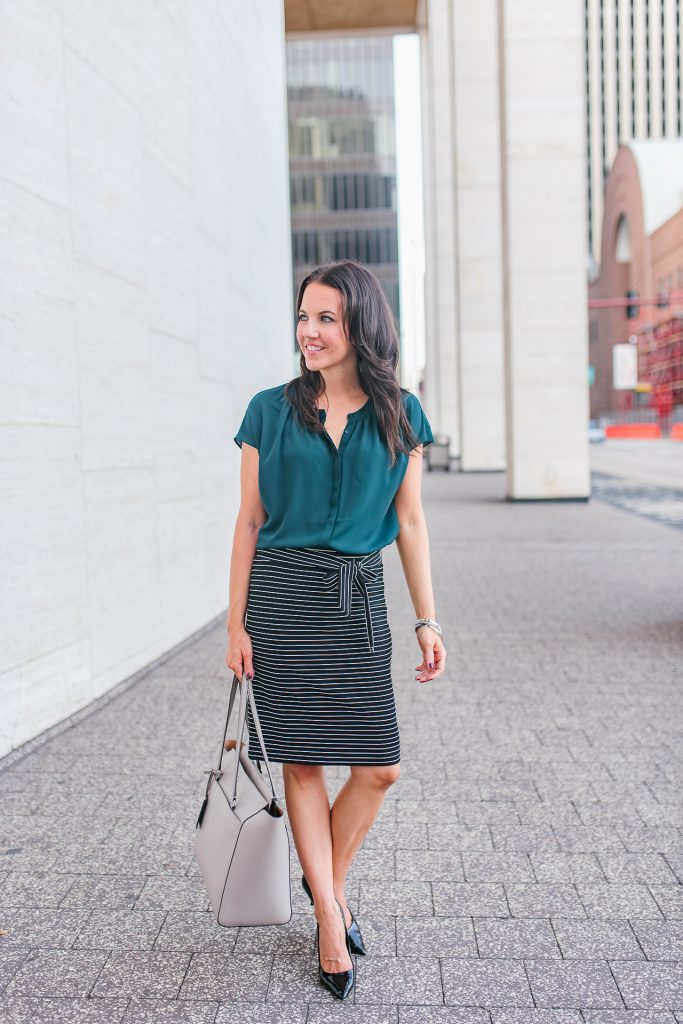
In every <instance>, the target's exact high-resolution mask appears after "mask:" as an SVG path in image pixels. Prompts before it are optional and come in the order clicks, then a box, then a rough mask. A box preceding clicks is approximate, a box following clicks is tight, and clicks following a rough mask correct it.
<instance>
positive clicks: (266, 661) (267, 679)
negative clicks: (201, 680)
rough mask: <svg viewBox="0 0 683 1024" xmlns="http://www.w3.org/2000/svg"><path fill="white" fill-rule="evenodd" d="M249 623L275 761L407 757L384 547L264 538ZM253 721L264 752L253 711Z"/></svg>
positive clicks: (256, 686)
mask: <svg viewBox="0 0 683 1024" xmlns="http://www.w3.org/2000/svg"><path fill="white" fill-rule="evenodd" d="M245 626H246V629H247V632H248V633H249V636H250V637H251V642H252V649H253V654H254V680H253V691H254V699H255V701H256V707H257V708H258V713H259V718H260V721H261V727H262V729H263V737H264V740H265V743H266V748H267V752H268V757H269V758H270V759H271V760H272V761H279V762H291V763H295V764H329V765H332V764H345V765H351V764H397V763H398V762H399V761H400V743H399V732H398V722H397V717H396V704H395V700H394V689H393V684H392V679H391V650H392V640H391V631H390V629H389V623H388V620H387V606H386V602H385V598H384V566H383V563H382V554H381V550H379V549H378V550H376V551H372V552H370V553H369V554H362V555H347V554H340V553H339V552H338V551H336V550H334V549H332V548H309V547H297V548H293V547H288V548H256V553H255V556H254V561H253V565H252V570H251V576H250V581H249V596H248V601H247V612H246V618H245ZM247 724H248V727H249V756H250V757H251V758H253V759H255V760H257V759H260V758H262V752H261V747H260V744H259V741H258V737H257V735H256V730H255V728H254V724H253V721H252V719H251V715H249V716H248V718H247Z"/></svg>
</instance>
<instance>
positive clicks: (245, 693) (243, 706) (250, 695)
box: [221, 675, 279, 810]
mask: <svg viewBox="0 0 683 1024" xmlns="http://www.w3.org/2000/svg"><path fill="white" fill-rule="evenodd" d="M238 684H239V680H238V678H237V676H236V675H235V677H234V679H233V683H232V691H231V693H230V706H229V708H228V717H230V711H231V710H232V705H233V702H234V696H235V689H236V686H237V685H238ZM247 706H249V707H251V714H252V718H253V719H254V725H255V726H256V735H257V736H258V740H259V743H260V744H261V750H262V751H263V760H264V763H265V766H266V771H267V772H268V779H269V781H270V789H271V792H272V794H273V800H274V801H275V803H279V801H278V798H277V793H276V792H275V783H274V782H273V775H272V772H271V770H270V761H269V760H268V751H267V750H266V743H265V740H264V738H263V732H262V730H261V722H260V720H259V716H258V711H257V710H256V701H255V699H254V690H253V687H252V682H251V679H247V678H246V676H243V677H242V683H241V685H240V706H239V712H238V716H237V739H236V754H237V756H236V757H235V776H234V779H233V784H232V799H231V806H232V809H233V810H234V809H235V805H236V803H237V775H238V772H239V768H240V757H239V752H240V749H241V746H242V736H243V734H244V727H245V724H246V719H247ZM225 731H226V733H227V720H226V729H225ZM223 743H224V744H225V739H223ZM222 756H223V752H222V751H221V757H222Z"/></svg>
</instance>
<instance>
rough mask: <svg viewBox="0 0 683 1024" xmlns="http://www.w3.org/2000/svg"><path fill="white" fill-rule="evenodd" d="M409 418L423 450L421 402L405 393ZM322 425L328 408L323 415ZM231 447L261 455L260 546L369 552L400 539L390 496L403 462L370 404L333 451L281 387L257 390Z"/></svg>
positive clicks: (426, 432)
mask: <svg viewBox="0 0 683 1024" xmlns="http://www.w3.org/2000/svg"><path fill="white" fill-rule="evenodd" d="M402 396H403V402H404V405H405V407H406V412H407V414H408V419H409V422H410V424H411V427H412V429H413V432H414V433H415V436H416V437H417V438H419V439H420V441H421V442H422V443H423V444H431V442H432V441H433V440H434V437H433V435H432V430H431V427H430V425H429V421H428V420H427V417H426V416H425V414H424V412H423V410H422V406H421V404H420V401H419V399H418V398H416V396H415V395H413V394H412V392H409V391H404V390H403V389H402ZM320 419H321V420H322V421H323V423H324V421H325V410H324V409H321V410H320ZM234 440H235V443H236V444H237V445H239V447H240V448H241V447H242V442H243V441H246V442H247V444H251V445H253V446H254V447H255V448H258V451H259V470H258V481H259V493H260V496H261V501H262V503H263V506H264V508H265V511H266V514H267V518H266V521H265V522H264V523H263V525H262V526H261V528H260V530H259V534H258V538H257V541H256V546H257V547H258V548H267V547H274V548H282V547H322V548H334V549H335V550H337V551H340V552H343V553H345V554H366V553H368V552H370V551H375V550H376V549H377V548H382V547H385V546H386V545H387V544H391V543H392V541H393V540H395V539H396V537H397V536H398V530H399V526H398V517H397V515H396V508H395V504H394V497H395V495H396V491H397V490H398V488H399V486H400V484H401V481H402V480H403V477H404V476H405V472H406V469H407V468H408V456H407V455H405V454H404V453H403V452H398V453H397V461H396V463H395V465H394V466H393V467H391V468H390V467H389V451H388V448H387V446H386V444H385V442H384V440H383V438H382V436H381V435H380V433H379V426H378V423H377V419H376V416H375V411H374V406H373V403H372V399H368V401H367V402H366V403H365V405H363V406H361V408H360V409H357V410H356V411H355V412H352V413H349V414H348V422H347V424H346V428H345V430H344V433H343V435H342V439H341V442H340V444H339V450H337V448H336V446H335V444H334V441H333V440H332V438H331V437H330V436H329V435H328V434H327V433H324V434H315V433H313V431H311V430H307V429H305V428H304V427H303V426H302V425H301V424H300V423H299V421H298V419H297V418H296V415H295V412H294V409H293V408H292V406H291V405H290V404H289V402H288V400H287V398H286V396H285V385H284V384H278V385H277V387H274V388H266V389H265V390H264V391H259V392H257V394H255V395H254V397H253V398H252V399H251V401H250V402H249V404H248V406H247V410H246V412H245V414H244V418H243V420H242V423H241V424H240V428H239V430H238V431H237V433H236V434H235V438H234Z"/></svg>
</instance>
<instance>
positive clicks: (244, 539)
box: [227, 441, 266, 678]
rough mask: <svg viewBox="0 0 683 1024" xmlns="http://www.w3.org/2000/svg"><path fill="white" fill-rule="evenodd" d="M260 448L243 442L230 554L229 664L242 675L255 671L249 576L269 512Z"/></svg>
mask: <svg viewBox="0 0 683 1024" xmlns="http://www.w3.org/2000/svg"><path fill="white" fill-rule="evenodd" d="M258 464H259V453H258V449H257V448H254V446H253V445H250V444H247V442H246V441H243V442H242V461H241V464H240V490H241V496H240V507H239V511H238V513H237V520H236V522H235V533H234V537H233V542H232V554H231V557H230V606H229V609H228V624H227V625H228V637H229V643H228V657H227V662H228V666H229V667H230V668H231V669H232V670H233V672H235V673H236V674H237V675H238V676H239V677H240V678H241V677H242V674H243V672H246V673H250V674H251V675H252V676H253V674H254V666H253V661H252V649H251V640H250V638H249V634H248V633H247V631H246V628H245V625H244V618H245V614H246V610H247V600H248V597H249V579H250V576H251V567H252V564H253V561H254V553H255V551H256V541H257V539H258V531H259V528H260V527H261V525H262V524H263V523H264V522H265V519H266V512H265V509H264V507H263V503H262V501H261V496H260V494H259V488H258Z"/></svg>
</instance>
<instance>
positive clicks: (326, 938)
mask: <svg viewBox="0 0 683 1024" xmlns="http://www.w3.org/2000/svg"><path fill="white" fill-rule="evenodd" d="M282 775H283V779H284V784H285V801H286V803H287V815H288V817H289V823H290V826H291V829H292V835H293V836H294V843H295V845H296V850H297V853H298V855H299V860H300V861H301V866H302V868H303V869H304V874H305V875H306V879H307V881H308V884H309V885H310V887H311V891H312V893H313V899H314V903H315V918H316V921H317V922H318V924H319V925H320V962H321V964H322V967H323V970H325V971H334V972H338V971H348V970H349V969H350V968H351V967H352V966H353V965H352V962H351V957H350V956H349V952H348V949H347V948H346V934H345V932H344V930H343V928H342V921H341V914H340V913H339V907H338V905H337V901H336V899H335V895H334V883H333V875H332V832H331V827H330V798H329V794H328V792H327V788H326V786H325V774H324V769H323V767H322V765H312V764H286V763H285V764H283V766H282Z"/></svg>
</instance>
